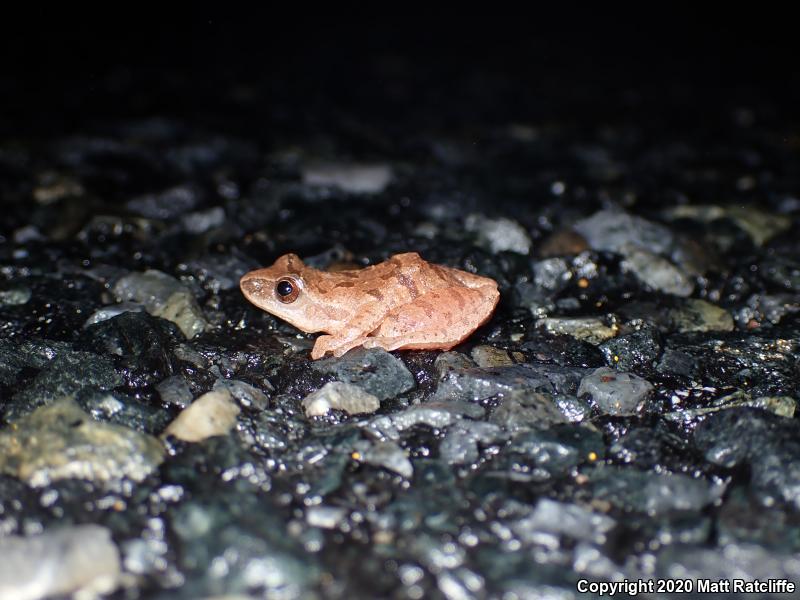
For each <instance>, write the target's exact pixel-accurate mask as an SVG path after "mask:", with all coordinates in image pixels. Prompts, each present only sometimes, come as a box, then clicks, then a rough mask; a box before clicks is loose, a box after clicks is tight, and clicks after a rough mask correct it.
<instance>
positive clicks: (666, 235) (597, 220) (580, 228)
mask: <svg viewBox="0 0 800 600" xmlns="http://www.w3.org/2000/svg"><path fill="white" fill-rule="evenodd" d="M572 228H573V229H574V230H575V231H577V232H578V233H580V234H581V235H582V236H583V237H584V239H585V240H586V241H587V242H588V243H589V246H590V247H591V248H592V249H593V250H605V251H607V252H616V253H618V254H623V247H624V246H626V245H628V244H632V245H633V246H636V247H638V248H642V249H645V250H649V251H650V252H653V253H654V254H664V253H666V252H668V251H669V249H670V247H671V246H672V244H673V236H672V232H671V231H670V230H669V229H667V228H666V227H664V226H663V225H660V224H658V223H653V222H652V221H648V220H647V219H643V218H641V217H637V216H633V215H630V214H628V213H626V212H624V211H621V210H613V209H606V210H601V211H599V212H596V213H595V214H593V215H592V216H591V217H588V218H586V219H582V220H580V221H578V222H577V223H575V224H574V225H573V226H572Z"/></svg>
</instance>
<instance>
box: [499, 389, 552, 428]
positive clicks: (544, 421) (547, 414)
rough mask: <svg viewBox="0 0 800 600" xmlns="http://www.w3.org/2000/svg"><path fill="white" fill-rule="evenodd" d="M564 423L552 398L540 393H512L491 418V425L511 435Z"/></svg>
mask: <svg viewBox="0 0 800 600" xmlns="http://www.w3.org/2000/svg"><path fill="white" fill-rule="evenodd" d="M566 421H567V419H566V417H565V416H564V415H563V414H562V413H561V411H560V410H559V409H558V406H557V405H556V403H555V400H554V399H553V397H552V396H551V395H550V394H545V393H542V392H528V393H525V392H517V393H513V392H512V393H511V394H510V395H509V396H508V397H507V398H503V399H502V400H501V401H500V404H499V405H498V406H497V407H496V408H495V409H494V411H493V412H492V416H491V422H492V423H496V424H497V425H500V426H502V427H503V429H504V430H505V431H509V432H512V433H514V432H517V431H523V430H527V429H532V428H534V427H539V428H547V427H550V426H551V425H554V424H555V423H565V422H566Z"/></svg>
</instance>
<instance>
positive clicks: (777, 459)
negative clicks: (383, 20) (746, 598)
mask: <svg viewBox="0 0 800 600" xmlns="http://www.w3.org/2000/svg"><path fill="white" fill-rule="evenodd" d="M313 64H314V65H316V68H317V69H319V71H317V72H320V73H321V72H322V71H323V70H325V68H324V65H325V63H324V61H323V62H322V63H313ZM458 64H459V63H458V61H454V60H453V58H452V57H449V58H442V59H441V61H440V63H438V65H439V67H441V68H442V70H441V71H440V72H441V73H446V72H449V71H448V70H447V69H448V68H450V67H452V68H453V69H455V73H456V75H449V77H451V79H445V80H446V81H447V82H448V84H452V83H457V84H459V85H461V86H463V89H465V90H466V91H467V93H466V95H465V96H464V99H463V106H460V107H459V108H458V110H457V114H456V115H455V116H453V117H452V118H450V119H446V118H445V116H446V115H447V114H449V113H448V109H447V108H446V107H442V106H440V105H439V104H437V102H436V94H435V90H436V89H447V88H436V87H435V85H434V89H433V90H431V89H428V90H426V91H424V92H420V93H421V98H420V100H419V105H418V106H417V107H416V108H414V109H410V108H408V109H407V110H405V111H401V112H400V117H398V120H397V121H394V120H393V119H392V115H390V114H386V115H384V113H383V112H382V111H383V109H382V108H380V107H381V106H384V107H385V106H395V105H394V104H393V102H398V100H397V98H398V96H399V97H400V98H406V97H408V96H411V95H412V90H414V89H417V88H415V86H416V85H417V84H419V83H420V82H421V81H423V82H424V81H427V80H425V79H424V77H423V78H420V77H419V76H418V75H416V74H415V73H417V71H414V70H413V69H410V67H409V65H408V64H406V63H403V62H402V60H401V61H400V62H398V63H396V64H395V63H382V62H380V61H378V62H376V63H375V64H374V65H373V66H372V67H370V68H371V69H373V70H372V71H369V72H371V73H374V74H377V75H381V76H386V77H389V78H390V79H391V78H393V77H394V79H392V81H394V82H395V84H396V85H397V86H398V87H397V88H396V89H386V90H383V91H381V92H377V91H373V92H370V94H368V95H367V96H366V97H365V98H366V100H367V102H365V104H358V103H356V104H354V105H353V106H352V107H351V108H353V110H352V112H349V113H348V112H347V106H348V105H347V104H346V103H344V104H336V109H335V110H334V109H333V108H331V106H328V105H325V104H317V103H315V102H314V101H313V99H311V98H309V97H302V98H301V97H300V96H292V95H290V94H289V93H288V92H286V90H283V91H282V92H281V91H280V90H279V92H280V93H278V94H277V99H274V98H271V97H269V95H268V94H267V91H268V88H264V87H258V86H254V87H252V88H246V89H239V88H236V87H235V86H227V87H225V86H222V87H221V88H220V92H219V93H220V94H227V95H226V96H225V98H226V100H225V102H222V103H220V104H219V105H215V106H214V107H212V108H213V110H212V109H210V108H209V107H208V106H203V107H202V111H201V112H200V114H201V115H202V118H198V117H197V113H191V114H189V113H188V112H187V113H185V114H182V113H180V112H177V113H175V112H174V111H170V110H168V109H167V110H165V111H164V112H163V113H161V112H159V111H157V110H155V108H153V107H155V106H158V103H157V102H155V101H153V96H155V95H157V94H158V93H161V92H163V91H164V90H165V89H170V88H169V86H168V85H167V84H166V83H165V80H164V79H161V78H160V77H162V76H159V75H156V76H155V79H154V80H152V83H153V89H152V90H149V91H148V90H147V89H143V90H141V97H139V96H137V97H136V98H138V99H137V100H135V101H134V100H130V102H131V103H132V106H133V105H136V106H141V105H144V106H148V107H150V110H149V111H145V112H146V113H147V114H146V115H140V116H131V115H120V114H117V115H115V116H114V118H102V119H101V118H95V117H94V115H93V114H91V112H90V111H89V112H86V113H82V114H83V120H82V121H80V122H79V123H80V125H79V126H78V127H77V128H75V127H74V126H73V125H67V124H66V123H65V122H61V127H52V128H48V131H46V132H42V131H35V132H33V131H32V130H31V128H27V129H25V128H22V129H20V130H19V131H18V132H17V133H14V134H13V135H12V134H11V133H8V134H7V135H5V136H4V137H2V138H0V198H2V205H3V215H2V217H0V556H2V557H3V559H2V561H0V599H2V600H6V599H12V598H13V599H18V598H43V597H58V598H61V597H68V596H69V595H70V594H72V593H74V592H76V591H82V593H84V594H88V595H89V596H87V597H91V595H92V594H95V595H100V596H102V597H108V598H117V599H123V598H125V599H136V598H159V599H160V598H164V599H166V598H170V599H173V598H174V599H183V598H185V599H197V598H222V597H226V598H234V597H235V598H239V597H242V598H251V597H252V598H281V599H285V598H342V599H344V598H348V599H349V598H369V597H387V598H398V599H399V598H410V599H416V598H422V597H426V598H427V597H431V598H437V597H441V598H447V599H448V600H462V599H468V598H504V599H515V598H578V597H587V595H586V594H580V593H578V591H577V588H576V584H577V582H578V581H579V580H584V579H585V580H589V581H615V580H616V581H619V580H623V579H631V580H636V579H638V578H643V579H657V578H668V577H672V578H675V577H678V578H701V579H702V578H713V579H715V580H716V579H720V578H723V579H724V578H731V577H734V576H735V577H740V578H743V579H762V580H764V579H768V578H787V579H789V580H792V581H794V582H797V583H798V584H800V563H799V562H798V560H797V556H798V553H800V425H798V420H797V403H798V399H800V363H799V362H798V350H799V348H798V346H800V243H799V242H798V240H800V168H798V167H799V166H800V165H799V164H798V149H799V148H800V142H799V141H798V140H800V128H798V122H797V120H796V114H793V113H792V110H791V109H792V107H793V106H794V105H793V104H792V103H791V102H789V100H788V99H787V98H783V99H778V100H776V99H775V98H773V97H769V96H768V95H767V94H766V93H764V94H762V95H759V93H758V88H757V87H756V86H752V87H749V88H745V92H746V93H744V92H743V93H741V94H740V95H738V96H737V95H732V96H725V95H724V94H720V93H718V92H714V93H712V92H710V91H709V90H708V89H706V88H702V89H701V88H700V87H692V86H699V85H700V84H698V83H697V82H692V81H686V82H684V84H685V87H683V88H681V89H683V90H684V91H686V93H687V94H688V96H686V95H681V94H675V95H672V96H670V95H661V94H658V93H655V92H654V89H656V88H653V87H652V85H651V84H652V81H653V80H648V81H649V83H646V82H643V83H641V84H639V87H636V86H634V88H633V89H631V88H629V87H626V86H621V87H620V88H619V92H618V94H617V95H612V96H609V97H606V98H605V99H604V100H603V101H595V95H593V94H586V95H583V94H578V93H577V92H574V95H573V92H571V91H568V90H573V88H564V89H563V90H561V91H552V92H551V96H545V100H542V101H540V102H539V103H538V104H537V103H536V102H535V101H532V102H533V104H532V107H533V108H532V109H531V110H530V111H528V112H525V111H517V112H518V113H519V114H517V113H513V114H511V113H509V114H504V111H498V112H495V113H492V112H486V111H484V112H481V109H482V108H484V107H486V106H495V105H496V103H498V102H500V103H502V101H503V100H504V99H505V100H508V99H509V98H511V97H514V94H522V95H523V96H524V95H525V94H530V96H525V97H531V98H533V97H534V96H535V94H533V92H531V89H532V88H530V86H529V87H526V84H525V81H527V80H523V81H520V80H517V79H515V78H514V77H512V76H509V75H507V74H506V75H504V74H503V73H502V72H500V71H498V72H495V71H493V70H492V68H491V65H489V66H487V65H486V64H478V65H477V66H475V67H474V69H472V68H471V69H467V70H463V68H462V67H458ZM320 65H322V66H320ZM404 65H405V66H404ZM288 68H289V67H286V66H284V67H283V69H284V71H281V73H286V70H285V69H288ZM459 68H461V69H462V70H461V71H459ZM393 69H399V74H398V72H397V71H394V70H393ZM404 69H409V70H404ZM387 73H389V74H388V75H387ZM393 74H394V75H393ZM551 75H552V73H551ZM553 77H561V79H557V81H560V82H565V81H566V75H564V74H561V75H553ZM133 81H137V82H138V81H141V80H137V79H135V77H134V79H133ZM148 81H150V80H148ZM347 81H348V82H349V83H348V84H347V85H349V84H351V83H352V82H353V80H352V79H350V80H347ZM528 83H530V82H528ZM98 85H99V89H100V92H98V93H101V94H106V95H105V96H103V97H105V98H115V97H117V96H115V94H118V93H119V88H118V87H114V86H119V85H123V87H124V84H121V83H119V82H118V81H116V80H113V79H110V80H108V81H104V82H101V83H99V84H98ZM170 85H174V86H177V87H178V89H180V90H183V91H196V90H198V89H200V86H201V84H199V83H198V80H197V79H194V80H193V79H189V80H188V82H187V81H184V82H182V83H181V82H178V83H175V82H173V83H171V84H170ZM492 85H493V86H495V89H497V90H498V96H497V97H496V98H495V97H491V98H487V97H486V96H485V95H484V94H485V91H484V88H485V87H486V86H488V87H489V88H490V89H491V87H492ZM583 85H586V86H589V88H588V89H592V88H591V87H590V82H588V83H585V84H583ZM181 86H184V87H181ZM575 86H576V88H574V89H578V88H580V86H581V84H579V83H575ZM345 87H347V86H346V85H345ZM125 89H127V88H125ZM580 89H585V88H580ZM598 89H599V88H598ZM62 93H63V94H65V95H66V97H69V98H72V99H73V100H74V99H75V98H80V97H81V94H83V93H84V92H83V88H81V87H80V86H77V85H76V86H75V87H74V88H73V87H69V86H67V87H65V88H64V90H62ZM331 93H333V92H331ZM148 94H151V96H148ZM323 97H325V96H323ZM687 97H688V98H689V100H688V101H687V100H686V98H687ZM288 98H291V99H293V100H298V102H297V103H296V104H292V103H290V102H288V101H287V99H288ZM299 98H301V99H299ZM559 98H560V99H562V100H564V101H565V102H566V103H567V104H568V106H569V110H563V108H557V106H558V102H557V100H558V99H559ZM337 101H339V102H340V101H341V99H340V98H339V100H337ZM508 101H509V102H510V100H508ZM550 101H552V104H550V103H549V102H550ZM137 102H138V103H139V104H136V103H137ZM381 102H383V103H384V104H383V105H382V104H381ZM375 103H377V106H378V108H376V107H375ZM692 103H695V104H694V105H692ZM401 104H402V103H401ZM73 106H74V104H73ZM514 106H516V107H519V105H518V104H514ZM619 106H622V107H623V108H625V110H614V109H612V108H613V107H619ZM554 107H555V108H554ZM687 107H693V108H695V109H696V110H698V111H705V112H703V114H704V122H703V123H702V124H701V125H700V126H696V125H695V123H694V121H692V120H686V119H684V117H683V116H682V115H683V112H682V111H684V110H686V109H687ZM34 108H35V104H34ZM356 109H363V111H362V112H359V110H356ZM32 110H33V109H32ZM470 110H474V111H475V112H474V113H472V112H470ZM389 112H391V111H389ZM209 115H212V116H213V118H208V117H209ZM254 115H258V117H259V119H260V122H259V124H258V126H254V127H253V128H252V129H248V127H246V126H243V124H244V125H247V123H248V121H247V119H252V118H254ZM49 118H51V119H57V117H52V116H51V117H49ZM793 119H794V120H793ZM55 122H58V121H55ZM409 124H413V125H414V126H413V127H412V126H409ZM34 129H35V128H34ZM266 132H268V133H266ZM403 251H417V252H419V253H420V254H421V255H422V256H423V257H424V258H425V259H427V260H429V261H431V262H437V263H441V264H446V265H450V266H454V267H458V268H461V269H465V270H468V271H471V272H475V273H479V274H481V275H485V276H488V277H493V278H494V279H496V280H497V282H498V284H499V287H500V290H501V300H500V304H499V306H498V309H497V311H496V313H495V315H494V316H493V317H492V319H491V320H490V321H489V322H488V323H487V324H486V325H485V326H483V327H482V328H481V329H479V330H478V331H477V332H476V333H475V334H474V335H473V336H472V337H470V338H469V339H468V340H467V341H466V342H464V343H463V344H461V345H460V346H457V347H456V348H454V349H452V350H451V351H448V352H439V351H399V352H392V353H387V352H385V351H383V350H363V349H355V350H353V351H351V352H349V353H348V354H346V355H345V356H343V357H341V358H339V359H336V358H326V359H323V360H319V361H311V359H310V356H309V353H310V348H311V346H312V345H313V337H314V336H313V335H305V334H301V333H299V332H298V331H297V330H296V329H294V328H293V327H292V326H290V325H288V324H286V323H282V322H280V321H279V320H277V319H275V318H274V317H272V316H270V315H268V314H266V313H263V312H261V311H259V310H258V309H257V308H255V307H254V306H253V305H251V304H249V303H248V302H247V301H245V299H244V298H243V296H242V295H241V293H240V291H239V289H238V279H239V277H240V276H241V275H242V274H244V273H245V272H246V271H248V270H251V269H253V268H255V267H257V266H260V265H266V264H271V263H272V262H273V261H274V260H275V258H277V257H278V256H279V255H281V254H283V253H286V252H295V253H297V254H299V255H300V256H301V257H303V258H304V259H305V260H306V261H307V263H308V264H311V265H313V266H316V267H319V268H327V267H334V268H335V267H340V266H342V265H346V264H347V265H353V264H355V265H362V266H363V265H368V264H372V263H374V262H378V261H381V260H384V259H385V258H387V257H388V256H390V255H392V254H394V253H398V252H403ZM45 571H47V573H45ZM31 581H36V582H37V586H36V587H30V588H29V587H26V585H27V584H28V583H30V582H31ZM25 594H27V595H25ZM589 596H590V595H589ZM674 596H675V597H678V594H674ZM652 597H656V596H652ZM730 597H734V596H730ZM754 597H755V596H754ZM761 597H763V596H761ZM776 597H780V596H776Z"/></svg>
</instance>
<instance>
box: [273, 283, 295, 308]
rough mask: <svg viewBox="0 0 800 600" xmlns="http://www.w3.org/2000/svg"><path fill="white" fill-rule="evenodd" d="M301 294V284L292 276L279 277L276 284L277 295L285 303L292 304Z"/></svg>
mask: <svg viewBox="0 0 800 600" xmlns="http://www.w3.org/2000/svg"><path fill="white" fill-rule="evenodd" d="M299 295H300V285H299V284H298V283H297V281H295V280H294V279H292V278H291V277H284V278H283V279H279V280H278V283H276V284H275V296H276V297H277V298H278V300H280V301H281V302H283V303H284V304H290V303H292V302H294V301H295V300H297V297H298V296H299Z"/></svg>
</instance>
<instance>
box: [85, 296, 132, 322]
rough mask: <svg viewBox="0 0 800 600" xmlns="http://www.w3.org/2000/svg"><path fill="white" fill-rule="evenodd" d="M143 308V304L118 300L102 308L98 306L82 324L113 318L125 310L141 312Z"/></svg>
mask: <svg viewBox="0 0 800 600" xmlns="http://www.w3.org/2000/svg"><path fill="white" fill-rule="evenodd" d="M143 310H144V306H143V305H141V304H137V303H135V302H120V303H119V304H111V305H109V306H103V307H102V308H98V309H97V310H96V311H94V312H93V313H92V315H91V316H90V317H89V318H88V319H86V322H85V323H84V324H83V326H84V327H89V326H90V325H94V324H95V323H102V322H103V321H108V320H109V319H113V318H114V317H116V316H117V315H121V314H122V313H125V312H142V311H143Z"/></svg>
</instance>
